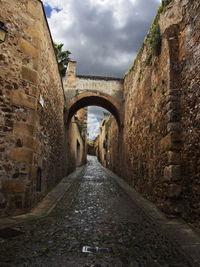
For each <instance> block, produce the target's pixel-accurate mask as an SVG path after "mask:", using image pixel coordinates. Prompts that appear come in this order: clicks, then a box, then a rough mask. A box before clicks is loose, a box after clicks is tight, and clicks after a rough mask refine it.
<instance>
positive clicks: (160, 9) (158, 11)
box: [157, 6, 163, 17]
mask: <svg viewBox="0 0 200 267" xmlns="http://www.w3.org/2000/svg"><path fill="white" fill-rule="evenodd" d="M162 12H163V6H159V8H158V10H157V16H158V17H160V14H161V13H162Z"/></svg>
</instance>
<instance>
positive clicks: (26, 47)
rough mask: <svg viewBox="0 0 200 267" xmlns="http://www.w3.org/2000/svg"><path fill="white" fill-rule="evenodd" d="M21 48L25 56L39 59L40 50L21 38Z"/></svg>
mask: <svg viewBox="0 0 200 267" xmlns="http://www.w3.org/2000/svg"><path fill="white" fill-rule="evenodd" d="M19 47H20V49H21V50H22V51H23V52H24V53H25V54H27V55H29V56H31V57H34V58H38V50H37V49H36V48H35V47H34V46H33V45H32V44H31V43H29V42H28V41H26V40H25V39H23V38H21V39H20V40H19Z"/></svg>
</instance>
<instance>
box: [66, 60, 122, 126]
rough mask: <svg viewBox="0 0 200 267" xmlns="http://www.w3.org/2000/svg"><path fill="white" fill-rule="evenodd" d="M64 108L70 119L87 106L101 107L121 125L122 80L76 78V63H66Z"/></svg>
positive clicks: (88, 77) (90, 77)
mask: <svg viewBox="0 0 200 267" xmlns="http://www.w3.org/2000/svg"><path fill="white" fill-rule="evenodd" d="M63 84H64V91H65V97H66V107H67V112H68V116H67V119H68V121H70V119H71V117H72V116H73V115H74V114H75V113H76V112H77V111H78V110H79V109H81V108H84V107H86V106H89V105H96V106H101V107H104V108H105V109H107V110H108V111H110V112H111V113H112V114H113V115H114V116H115V118H116V120H117V122H118V124H120V125H121V124H122V123H123V114H122V105H123V97H122V96H123V79H120V78H112V77H99V76H97V77H96V76H77V75H76V62H75V61H70V62H69V63H68V68H67V75H66V76H65V77H64V78H63Z"/></svg>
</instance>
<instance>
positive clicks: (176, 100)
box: [167, 95, 179, 103]
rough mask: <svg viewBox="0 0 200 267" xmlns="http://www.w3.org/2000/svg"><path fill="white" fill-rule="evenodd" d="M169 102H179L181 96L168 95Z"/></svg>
mask: <svg viewBox="0 0 200 267" xmlns="http://www.w3.org/2000/svg"><path fill="white" fill-rule="evenodd" d="M167 102H168V103H169V102H175V103H178V102H179V97H177V96H174V95H168V96H167Z"/></svg>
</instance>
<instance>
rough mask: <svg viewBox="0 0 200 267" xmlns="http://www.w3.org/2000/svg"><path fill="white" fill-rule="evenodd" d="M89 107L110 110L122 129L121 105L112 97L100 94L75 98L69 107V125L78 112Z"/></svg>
mask: <svg viewBox="0 0 200 267" xmlns="http://www.w3.org/2000/svg"><path fill="white" fill-rule="evenodd" d="M87 106H99V107H102V108H104V109H106V110H108V111H109V112H110V113H111V114H112V115H113V116H114V117H115V119H116V121H117V124H118V126H119V129H120V127H121V123H122V111H121V107H120V105H119V104H118V103H117V102H116V101H115V100H113V99H112V98H111V97H110V96H108V95H105V94H99V93H82V94H79V95H78V96H76V97H74V98H73V99H72V100H71V101H70V102H69V103H68V105H67V111H68V112H67V117H66V121H67V125H69V123H70V121H71V118H72V117H73V116H74V115H75V114H76V112H77V111H78V110H80V109H81V108H84V107H87Z"/></svg>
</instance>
